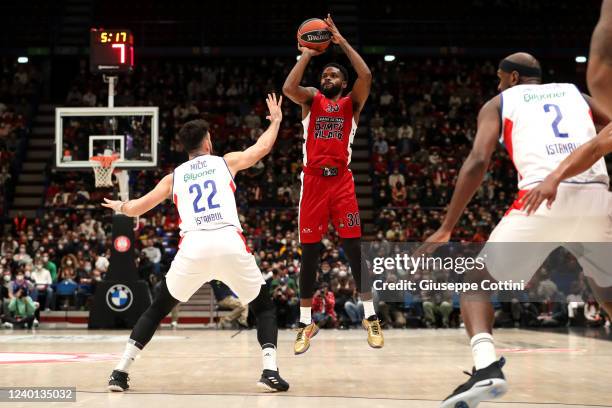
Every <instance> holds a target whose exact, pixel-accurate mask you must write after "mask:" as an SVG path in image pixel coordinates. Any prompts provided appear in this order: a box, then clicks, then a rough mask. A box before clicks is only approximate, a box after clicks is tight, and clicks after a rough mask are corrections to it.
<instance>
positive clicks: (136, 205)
mask: <svg viewBox="0 0 612 408" xmlns="http://www.w3.org/2000/svg"><path fill="white" fill-rule="evenodd" d="M173 180H174V175H173V174H168V175H166V176H165V177H164V178H163V179H161V181H160V182H159V183H157V185H156V186H155V188H154V189H153V190H151V191H150V192H148V193H147V194H145V195H144V196H142V197H140V198H138V199H136V200H128V201H119V200H109V199H108V198H105V199H104V202H103V203H102V206H103V207H106V208H110V209H112V210H114V211H115V212H118V213H120V214H125V215H127V216H128V217H137V216H140V215H142V214H144V213H146V212H147V211H149V210H151V209H152V208H155V207H156V206H157V205H158V204H160V203H161V202H163V201H164V200H165V199H166V198H169V197H170V194H172V182H173Z"/></svg>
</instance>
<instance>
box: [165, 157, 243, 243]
mask: <svg viewBox="0 0 612 408" xmlns="http://www.w3.org/2000/svg"><path fill="white" fill-rule="evenodd" d="M235 191H236V184H235V183H234V179H233V177H232V174H231V173H230V171H229V168H228V167H227V163H225V159H223V157H219V156H212V155H202V156H198V157H196V158H194V159H191V160H189V161H187V162H185V163H183V164H181V165H180V166H178V167H177V168H176V169H174V180H173V185H172V199H173V201H174V204H175V205H176V208H177V209H178V212H179V217H180V224H179V228H180V229H181V235H182V234H183V233H185V232H189V231H199V230H216V229H219V228H223V227H227V226H234V227H236V228H238V230H239V231H242V227H241V225H240V220H239V219H238V210H237V209H236V199H235V197H234V192H235Z"/></svg>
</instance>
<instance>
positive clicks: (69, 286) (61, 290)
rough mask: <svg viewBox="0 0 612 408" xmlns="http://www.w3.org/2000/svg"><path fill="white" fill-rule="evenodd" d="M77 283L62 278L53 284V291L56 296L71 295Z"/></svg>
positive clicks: (75, 289)
mask: <svg viewBox="0 0 612 408" xmlns="http://www.w3.org/2000/svg"><path fill="white" fill-rule="evenodd" d="M77 288H78V285H77V284H76V283H75V282H72V281H69V280H63V281H61V282H59V283H58V284H57V285H56V286H55V293H56V294H57V295H58V296H71V295H74V293H75V292H76V291H77Z"/></svg>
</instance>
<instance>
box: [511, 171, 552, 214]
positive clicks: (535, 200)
mask: <svg viewBox="0 0 612 408" xmlns="http://www.w3.org/2000/svg"><path fill="white" fill-rule="evenodd" d="M558 187H559V181H558V180H557V178H556V177H555V176H554V175H553V174H549V175H548V176H547V177H546V178H545V179H544V181H542V182H541V183H540V184H538V185H537V186H536V187H535V188H532V189H531V190H529V191H528V192H527V194H525V195H524V196H523V198H521V200H520V201H521V203H522V204H523V211H526V212H527V215H531V214H533V213H534V212H536V210H537V209H538V208H540V204H542V202H543V201H544V200H546V207H548V208H549V209H550V208H551V206H552V204H553V203H554V202H555V199H556V198H557V188H558Z"/></svg>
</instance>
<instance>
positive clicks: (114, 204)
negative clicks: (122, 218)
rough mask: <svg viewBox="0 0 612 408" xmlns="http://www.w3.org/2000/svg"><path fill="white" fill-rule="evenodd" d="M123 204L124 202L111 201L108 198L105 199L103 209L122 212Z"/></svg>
mask: <svg viewBox="0 0 612 408" xmlns="http://www.w3.org/2000/svg"><path fill="white" fill-rule="evenodd" d="M121 204H123V201H120V200H109V199H108V198H106V197H104V202H103V203H102V207H106V208H110V209H111V210H113V211H115V212H120V211H119V209H120V208H121Z"/></svg>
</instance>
